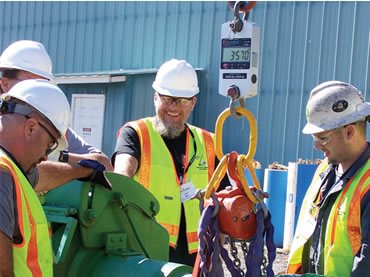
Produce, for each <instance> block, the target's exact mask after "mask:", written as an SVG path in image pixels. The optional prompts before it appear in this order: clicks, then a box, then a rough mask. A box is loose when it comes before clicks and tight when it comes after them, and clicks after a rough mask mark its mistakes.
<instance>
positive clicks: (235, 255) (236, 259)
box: [230, 238, 245, 276]
mask: <svg viewBox="0 0 370 277" xmlns="http://www.w3.org/2000/svg"><path fill="white" fill-rule="evenodd" d="M235 242H236V240H234V239H233V238H230V250H231V255H232V256H233V259H234V260H233V263H234V266H235V268H236V269H237V270H238V271H239V273H240V276H245V273H244V271H243V269H242V268H241V262H240V259H239V257H238V248H237V247H236V245H235Z"/></svg>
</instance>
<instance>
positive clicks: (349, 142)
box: [288, 81, 370, 276]
mask: <svg viewBox="0 0 370 277" xmlns="http://www.w3.org/2000/svg"><path fill="white" fill-rule="evenodd" d="M306 115H307V124H306V126H305V127H304V128H303V133H305V134H311V135H312V137H313V140H314V147H315V148H317V149H319V150H321V151H322V152H323V153H324V156H325V159H324V160H323V162H322V163H321V164H320V166H319V168H318V169H317V171H316V173H315V176H314V177H313V180H312V183H311V185H310V187H309V188H308V190H307V192H306V195H305V198H304V200H303V204H302V208H301V211H300V215H299V219H298V223H297V229H296V233H295V236H294V239H293V242H292V247H291V252H290V256H289V262H288V273H290V274H293V273H294V274H297V273H299V274H301V273H315V274H321V275H325V276H369V268H370V255H369V254H370V253H369V249H368V248H369V246H368V245H369V241H370V144H369V142H367V141H366V122H367V121H368V120H369V119H370V103H367V102H365V101H364V98H363V97H362V95H361V93H360V91H359V90H358V89H357V88H355V87H353V86H351V85H350V84H347V83H343V82H339V81H329V82H325V83H322V84H320V85H318V86H317V87H315V88H314V89H313V90H312V91H311V94H310V98H309V100H308V103H307V110H306Z"/></svg>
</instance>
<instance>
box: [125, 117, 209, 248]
mask: <svg viewBox="0 0 370 277" xmlns="http://www.w3.org/2000/svg"><path fill="white" fill-rule="evenodd" d="M127 124H128V125H129V126H131V127H133V128H134V129H135V131H136V133H137V134H138V136H139V140H140V145H141V160H140V169H139V170H138V172H137V173H136V175H135V177H134V178H135V180H136V181H138V182H139V183H140V184H142V185H143V186H144V187H146V188H147V189H148V190H149V191H150V192H151V193H153V195H154V196H155V197H156V199H157V200H158V202H159V204H160V211H159V213H158V215H157V216H156V219H157V221H158V222H159V223H160V224H161V225H162V226H163V227H164V228H165V229H166V230H167V231H168V233H169V235H170V241H169V244H170V246H172V247H176V243H177V239H178V235H179V227H180V219H181V218H180V216H181V198H180V180H179V178H178V176H177V174H176V167H175V164H174V161H173V159H172V156H171V153H170V152H169V150H168V148H167V146H166V144H165V142H164V141H163V139H162V137H161V136H160V135H159V134H158V132H157V131H156V129H155V127H154V125H153V123H152V118H144V119H140V120H138V121H134V122H129V123H127ZM189 128H190V130H191V131H192V133H193V135H194V138H192V136H191V134H190V131H189V130H188V131H187V135H186V161H185V168H186V167H187V165H188V163H189V159H191V157H193V155H194V154H195V155H196V156H195V160H194V162H193V163H192V164H191V166H190V167H189V169H188V171H187V173H186V174H185V175H184V176H183V180H182V184H186V183H188V182H192V183H193V184H194V187H195V189H204V188H205V187H206V186H207V184H208V182H209V180H210V179H211V177H212V174H213V171H214V167H215V150H214V143H213V137H212V134H211V133H209V132H207V131H205V130H203V129H200V128H197V127H195V126H191V125H189ZM192 139H195V143H196V148H197V151H196V153H194V149H193V147H192V146H193V141H192ZM183 204H184V211H185V218H186V236H187V242H188V249H189V253H190V254H191V253H195V252H197V249H198V237H197V230H198V221H199V218H200V211H199V202H198V201H197V200H188V201H185V202H184V203H183Z"/></svg>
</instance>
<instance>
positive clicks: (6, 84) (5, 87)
mask: <svg viewBox="0 0 370 277" xmlns="http://www.w3.org/2000/svg"><path fill="white" fill-rule="evenodd" d="M0 86H1V90H2V91H3V92H8V91H9V90H10V88H11V82H10V79H9V78H6V77H3V78H1V80H0Z"/></svg>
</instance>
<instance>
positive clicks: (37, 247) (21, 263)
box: [0, 151, 53, 277]
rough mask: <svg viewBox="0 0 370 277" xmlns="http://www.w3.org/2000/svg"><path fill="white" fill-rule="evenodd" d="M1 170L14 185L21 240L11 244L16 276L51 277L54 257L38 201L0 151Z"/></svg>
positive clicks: (9, 160)
mask: <svg viewBox="0 0 370 277" xmlns="http://www.w3.org/2000/svg"><path fill="white" fill-rule="evenodd" d="M0 167H1V169H2V170H4V171H7V172H9V173H10V174H11V175H12V177H13V181H14V187H15V196H16V197H15V198H16V207H17V212H18V226H19V229H20V233H21V235H22V238H23V242H22V243H21V244H14V243H13V259H14V260H13V270H14V274H15V276H22V277H23V276H38V277H39V276H53V255H52V248H51V241H50V237H49V231H48V224H47V220H46V216H45V213H44V210H43V209H42V206H41V204H40V201H39V199H38V198H37V195H36V193H35V191H34V190H33V188H32V187H31V185H30V183H29V182H28V180H27V178H26V177H25V176H24V174H23V173H22V171H21V170H20V169H19V168H18V166H17V165H16V164H15V163H14V162H13V161H12V160H11V159H10V158H9V157H8V156H7V155H6V153H4V152H3V151H0Z"/></svg>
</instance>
